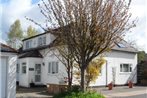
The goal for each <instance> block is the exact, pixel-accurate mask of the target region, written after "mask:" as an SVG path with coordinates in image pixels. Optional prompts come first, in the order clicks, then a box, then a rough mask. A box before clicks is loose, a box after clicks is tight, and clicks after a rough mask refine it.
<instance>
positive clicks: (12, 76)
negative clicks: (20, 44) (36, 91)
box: [0, 53, 17, 98]
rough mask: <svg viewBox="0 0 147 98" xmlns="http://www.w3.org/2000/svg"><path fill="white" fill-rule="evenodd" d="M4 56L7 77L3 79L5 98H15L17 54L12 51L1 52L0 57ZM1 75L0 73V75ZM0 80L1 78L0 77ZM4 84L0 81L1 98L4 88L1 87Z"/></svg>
mask: <svg viewBox="0 0 147 98" xmlns="http://www.w3.org/2000/svg"><path fill="white" fill-rule="evenodd" d="M3 57H4V58H6V59H7V63H6V66H7V67H6V68H7V72H6V75H7V77H6V78H7V79H5V80H6V81H5V82H6V83H5V84H6V87H5V90H6V98H16V62H17V56H16V54H14V53H1V54H0V58H3ZM1 67H3V65H1ZM1 67H0V72H1V69H2V68H1ZM0 76H1V75H0ZM0 80H2V79H0ZM2 85H3V86H4V84H1V81H0V98H2V96H1V95H2V90H4V89H3V88H1V87H3V86H2Z"/></svg>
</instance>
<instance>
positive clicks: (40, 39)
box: [38, 37, 42, 46]
mask: <svg viewBox="0 0 147 98" xmlns="http://www.w3.org/2000/svg"><path fill="white" fill-rule="evenodd" d="M38 46H42V37H39V39H38Z"/></svg>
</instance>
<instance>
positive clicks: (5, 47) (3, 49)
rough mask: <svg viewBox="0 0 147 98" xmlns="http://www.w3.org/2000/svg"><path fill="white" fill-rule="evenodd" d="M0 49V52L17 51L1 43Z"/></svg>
mask: <svg viewBox="0 0 147 98" xmlns="http://www.w3.org/2000/svg"><path fill="white" fill-rule="evenodd" d="M0 50H1V52H12V53H17V51H16V50H15V49H13V48H11V47H10V46H7V45H5V44H3V43H0Z"/></svg>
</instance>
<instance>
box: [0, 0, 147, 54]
mask: <svg viewBox="0 0 147 98" xmlns="http://www.w3.org/2000/svg"><path fill="white" fill-rule="evenodd" d="M39 2H40V0H1V2H0V23H1V24H0V36H1V38H0V42H5V40H6V39H7V32H8V31H9V27H10V25H11V24H12V23H14V21H15V20H16V19H20V21H21V25H22V28H23V30H24V31H25V30H26V29H27V27H28V26H29V25H32V26H33V27H35V28H36V29H37V30H40V31H41V28H39V27H38V26H37V25H34V24H33V23H32V22H30V21H28V20H26V19H25V16H27V17H29V18H31V19H34V20H35V21H37V22H39V23H41V24H43V23H44V21H42V20H44V19H43V18H42V15H41V14H40V10H39V8H38V6H37V4H38V3H39ZM146 9H147V6H146V0H132V4H131V9H130V11H131V13H132V19H135V18H137V19H138V22H137V27H136V28H134V29H132V32H131V33H129V34H127V36H126V39H127V40H132V41H135V43H136V44H137V46H138V47H139V48H141V49H143V50H145V51H146V52H147V40H146V39H147V24H146V23H147V21H146V16H147V10H146ZM41 32H43V31H41Z"/></svg>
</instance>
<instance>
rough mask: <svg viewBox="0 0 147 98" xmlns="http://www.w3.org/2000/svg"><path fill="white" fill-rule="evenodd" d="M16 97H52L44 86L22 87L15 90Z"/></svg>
mask: <svg viewBox="0 0 147 98" xmlns="http://www.w3.org/2000/svg"><path fill="white" fill-rule="evenodd" d="M16 98H52V96H51V95H49V94H48V93H47V90H46V87H34V88H22V87H20V88H19V89H18V90H17V91H16Z"/></svg>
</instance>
